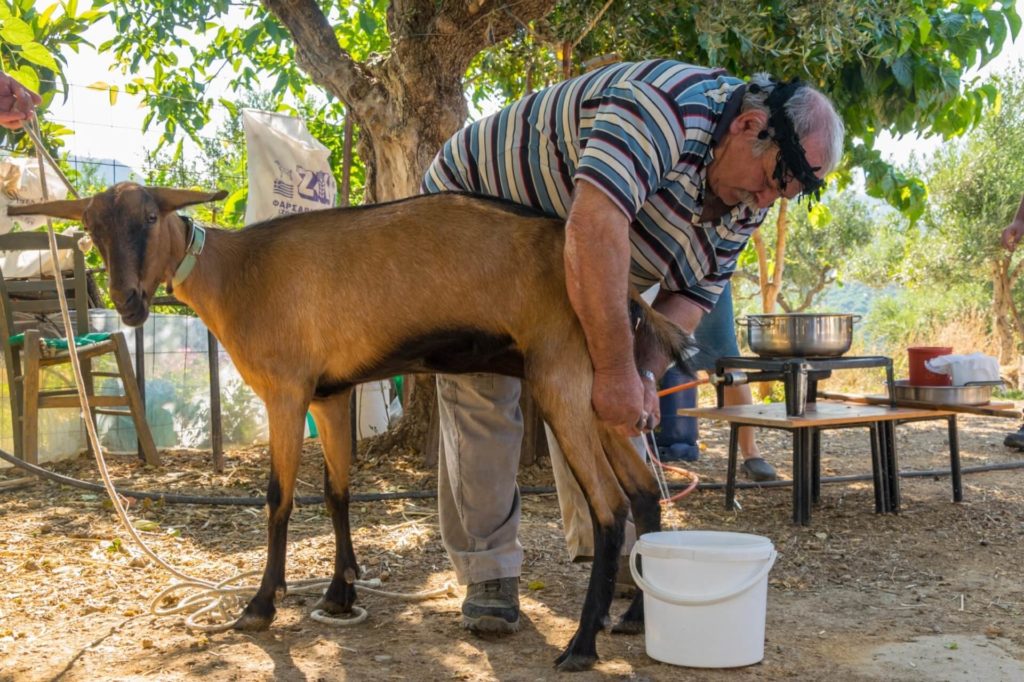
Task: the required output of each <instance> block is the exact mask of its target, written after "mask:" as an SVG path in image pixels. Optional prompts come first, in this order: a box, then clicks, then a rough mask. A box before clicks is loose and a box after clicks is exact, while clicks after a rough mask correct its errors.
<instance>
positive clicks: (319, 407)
mask: <svg viewBox="0 0 1024 682" xmlns="http://www.w3.org/2000/svg"><path fill="white" fill-rule="evenodd" d="M351 397H352V391H351V390H348V391H345V392H344V393H338V394H337V395H333V396H331V397H330V398H327V399H323V400H314V401H313V403H312V404H311V405H310V411H311V412H312V413H313V418H314V419H315V420H316V428H317V431H318V432H319V433H320V442H321V444H322V445H323V449H324V499H325V500H326V502H327V508H328V509H329V510H330V511H331V523H332V524H333V526H334V576H333V578H332V579H331V584H330V586H329V587H328V588H327V592H326V594H324V597H323V599H321V600H320V602H319V603H318V604H317V606H316V608H319V609H323V610H324V611H326V612H327V613H330V614H333V615H339V614H345V613H351V612H352V604H354V603H355V601H356V589H355V581H356V579H357V578H358V577H359V564H358V563H357V562H356V554H355V551H354V550H353V549H352V531H351V527H350V525H349V516H348V504H349V466H350V465H351V463H352V456H353V453H354V451H355V438H354V436H355V430H354V426H353V423H352V411H351V407H350V406H351Z"/></svg>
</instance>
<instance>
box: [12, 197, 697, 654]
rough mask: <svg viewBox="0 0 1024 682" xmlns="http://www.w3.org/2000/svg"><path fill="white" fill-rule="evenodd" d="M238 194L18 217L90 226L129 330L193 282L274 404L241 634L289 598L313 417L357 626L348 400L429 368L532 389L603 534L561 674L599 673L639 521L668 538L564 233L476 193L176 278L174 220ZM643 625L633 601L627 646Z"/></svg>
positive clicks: (304, 229) (219, 332) (210, 237)
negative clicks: (597, 386)
mask: <svg viewBox="0 0 1024 682" xmlns="http://www.w3.org/2000/svg"><path fill="white" fill-rule="evenodd" d="M223 196H224V194H223V193H222V192H218V193H202V192H193V191H186V190H176V189H167V188H155V187H143V186H140V185H137V184H134V183H121V184H118V185H115V186H113V187H111V188H110V189H108V190H107V191H105V192H103V193H101V194H98V195H96V196H94V197H92V198H86V199H80V200H74V201H57V202H49V203H45V204H38V205H35V206H27V207H19V208H14V207H11V208H10V209H9V213H11V214H12V215H16V214H26V213H38V214H45V215H50V216H53V217H57V218H66V219H72V220H81V221H82V222H83V224H84V225H85V228H86V230H88V232H89V234H90V235H92V239H93V242H94V243H95V245H96V246H97V247H98V248H99V250H100V253H101V254H102V256H103V258H104V260H105V261H106V264H107V269H108V273H109V277H110V296H111V298H112V299H113V301H114V304H115V306H116V307H117V310H118V312H119V313H120V315H121V317H122V319H123V320H124V321H125V323H127V324H130V325H140V324H142V323H143V322H144V321H145V320H146V318H147V316H148V314H149V303H150V301H151V300H152V297H153V295H154V292H155V291H156V289H157V287H158V286H159V285H160V283H162V282H172V280H178V281H176V282H175V287H174V294H175V295H176V296H177V297H178V298H179V299H181V300H182V301H184V302H186V303H187V304H189V305H190V306H192V308H193V309H194V310H195V311H196V312H197V313H198V314H199V316H200V317H201V318H202V319H203V321H204V322H205V323H206V324H207V326H208V327H209V328H210V329H211V330H212V331H213V333H214V334H215V335H216V336H217V338H218V339H220V341H221V343H222V344H223V345H224V347H225V348H226V349H227V351H228V352H229V353H230V355H231V358H232V359H233V360H234V362H235V364H236V366H237V367H238V370H239V372H240V373H241V375H242V377H243V378H244V379H245V381H246V382H247V383H248V384H249V385H250V386H251V387H252V388H253V390H254V391H255V392H256V394H257V395H259V397H260V398H262V399H263V402H264V403H265V404H266V407H267V416H268V419H269V423H270V454H271V470H270V481H269V485H268V490H267V502H268V505H269V511H270V518H269V550H268V557H267V564H266V567H265V570H264V573H263V579H262V582H261V584H260V588H259V590H258V592H257V593H256V595H255V596H254V597H253V598H252V600H251V601H250V602H249V604H248V605H247V606H246V609H245V611H244V613H243V614H242V616H241V617H240V618H239V620H238V621H237V623H236V624H235V627H237V628H240V629H247V630H256V629H264V628H267V627H268V626H269V625H270V623H271V621H272V620H273V618H274V613H275V607H274V599H275V597H278V596H282V595H283V594H284V591H285V545H286V536H287V525H288V517H289V515H290V513H291V510H292V502H293V497H294V492H295V477H296V470H297V467H298V462H299V455H300V452H301V447H302V434H303V423H304V418H305V415H306V411H307V410H310V411H311V412H312V414H313V417H314V419H315V420H316V424H317V428H318V430H319V432H320V437H321V441H322V443H323V450H324V460H325V463H326V471H325V496H326V500H327V506H328V508H329V509H330V511H331V517H332V521H333V526H334V533H335V542H336V550H335V567H334V576H333V579H332V581H331V584H330V586H329V588H328V589H327V592H326V594H325V596H324V598H323V600H322V602H321V607H322V608H324V609H325V610H326V611H327V612H328V613H334V614H341V613H349V612H350V611H351V608H352V605H353V603H354V602H355V597H356V595H355V590H354V586H353V582H354V580H355V579H356V577H357V575H356V574H357V570H358V568H357V566H358V565H357V563H356V558H355V553H354V552H353V549H352V542H351V535H350V531H349V519H348V501H349V478H348V472H349V464H350V462H351V460H352V454H353V453H352V451H351V440H350V435H351V431H352V428H353V425H352V423H351V421H350V417H349V409H348V406H349V398H350V393H351V391H352V388H353V386H355V385H356V384H358V383H361V382H365V381H371V380H375V379H381V378H386V377H390V376H394V375H396V374H405V373H415V372H443V373H459V372H478V371H485V372H496V373H501V374H507V375H512V376H518V377H522V378H524V379H526V380H527V381H528V385H529V387H530V389H531V391H532V393H533V396H534V399H535V401H536V403H537V405H538V406H539V407H540V409H541V411H542V413H543V415H544V418H545V419H546V420H547V422H548V423H549V424H550V425H551V429H552V431H553V432H554V433H555V435H556V437H557V439H558V442H559V444H560V446H561V448H562V450H563V451H564V453H565V457H566V460H567V462H568V463H569V466H570V468H571V469H572V471H573V474H574V475H575V476H576V479H577V481H578V482H579V484H580V487H581V488H582V490H583V492H584V493H585V495H586V497H587V500H588V503H589V506H590V511H591V514H592V518H593V519H594V521H595V523H594V533H595V542H594V546H595V558H594V565H593V568H592V571H591V577H590V584H589V586H588V588H587V594H586V598H585V601H584V606H583V612H582V616H581V619H580V625H579V629H578V630H577V632H576V634H575V636H574V637H573V639H572V641H571V642H570V643H569V645H568V647H567V648H566V650H565V651H564V652H563V653H562V654H561V656H559V658H558V659H557V660H556V663H557V665H558V666H559V668H560V669H562V670H581V669H585V668H588V667H590V666H591V665H592V664H593V663H594V662H595V661H596V660H597V650H596V641H595V640H596V637H597V632H598V631H599V630H601V629H602V628H603V627H604V624H605V621H606V619H607V616H608V609H609V607H610V605H611V600H612V589H613V586H614V577H615V572H616V565H617V562H618V556H619V550H620V549H621V544H622V535H623V532H622V531H623V524H624V520H625V518H626V513H627V508H628V507H629V506H630V505H632V511H633V516H634V519H635V521H636V524H637V527H638V532H640V533H644V532H650V531H656V530H658V529H659V528H660V523H661V521H660V508H659V506H658V489H657V485H656V483H655V480H654V477H653V475H652V474H651V472H650V471H649V470H648V469H647V467H646V465H645V464H644V463H643V461H642V460H641V459H640V458H639V457H638V456H637V454H636V452H635V451H634V449H633V448H632V446H631V445H630V443H629V442H628V440H627V439H625V438H624V437H623V436H621V435H620V434H618V433H616V432H614V431H612V430H610V429H609V428H607V427H606V426H605V425H604V424H603V423H602V422H600V421H599V420H598V419H597V417H596V415H595V413H594V411H593V408H592V407H591V404H590V392H591V384H592V381H593V368H592V366H591V361H590V357H589V355H588V353H587V346H586V343H585V340H584V336H583V330H582V328H581V326H580V323H579V321H578V319H577V317H576V315H575V313H574V312H573V309H572V306H571V305H570V303H569V297H568V294H567V292H566V285H565V274H564V266H563V256H562V254H563V246H564V229H563V223H562V221H560V220H557V219H553V218H550V217H544V216H541V215H538V214H536V213H534V212H532V211H529V210H526V209H523V208H522V207H520V206H517V205H515V204H511V203H508V202H503V201H499V200H494V199H485V198H480V197H472V196H470V195H463V194H437V195H427V196H422V197H416V198H413V199H406V200H403V201H397V202H393V203H388V204H380V205H375V206H369V207H360V208H342V209H329V210H324V211H317V212H315V213H306V214H300V215H292V216H287V217H281V218H277V219H274V220H270V221H267V222H263V223H259V224H256V225H253V226H250V227H247V228H246V229H244V230H241V231H238V232H229V231H223V230H216V229H210V230H208V231H207V232H206V239H205V248H203V249H202V252H201V254H199V255H198V256H197V257H196V262H195V265H194V270H192V271H191V274H187V277H185V278H184V280H183V281H181V275H182V272H181V270H180V269H179V266H180V265H181V264H182V262H183V259H185V258H186V249H187V248H188V247H189V244H190V242H191V240H193V239H195V238H196V236H197V229H198V228H195V227H194V226H193V225H192V223H191V221H189V220H188V219H184V218H182V217H181V216H179V215H178V214H177V213H176V211H177V210H178V209H180V208H182V207H184V206H189V205H192V204H198V203H202V202H206V201H211V200H214V199H219V198H223ZM200 232H201V231H200ZM176 273H177V277H176ZM633 301H634V303H633V307H634V312H636V311H639V313H640V316H639V319H640V324H639V325H638V327H637V335H638V336H637V339H636V344H637V345H638V346H641V345H643V344H647V343H658V344H660V345H661V346H662V347H663V348H664V349H665V350H666V352H669V353H671V354H673V355H676V356H677V357H678V352H679V351H680V350H681V349H682V348H683V347H684V345H685V336H684V335H683V334H682V332H681V331H680V330H679V329H678V328H677V327H675V326H674V325H672V324H671V323H670V322H668V321H667V320H666V319H665V318H663V317H662V316H661V315H659V314H657V313H656V312H654V311H653V310H651V309H650V308H649V307H647V306H646V304H644V303H643V302H642V301H641V300H640V299H639V297H637V296H635V295H634V296H633ZM626 304H627V302H626V301H623V305H626ZM642 626H643V602H642V601H641V595H639V594H638V595H637V596H636V597H635V598H634V601H633V602H632V604H631V605H630V607H629V609H628V610H627V611H626V613H625V614H624V615H623V617H622V619H621V620H620V622H619V624H618V625H617V626H616V631H619V632H639V631H640V630H641V629H642Z"/></svg>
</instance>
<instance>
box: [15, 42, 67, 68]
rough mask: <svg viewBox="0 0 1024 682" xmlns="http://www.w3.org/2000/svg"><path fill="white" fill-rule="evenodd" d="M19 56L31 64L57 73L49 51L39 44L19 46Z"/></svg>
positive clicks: (54, 61) (55, 63)
mask: <svg viewBox="0 0 1024 682" xmlns="http://www.w3.org/2000/svg"><path fill="white" fill-rule="evenodd" d="M20 54H21V56H22V57H24V58H25V59H26V60H28V61H30V62H32V63H33V64H38V65H39V66H42V67H45V68H47V69H50V70H51V71H57V70H58V68H57V61H56V60H55V59H54V58H53V55H52V54H50V51H49V50H47V49H46V48H45V47H43V46H42V45H40V44H39V43H36V42H32V43H25V44H24V45H22V46H21V52H20Z"/></svg>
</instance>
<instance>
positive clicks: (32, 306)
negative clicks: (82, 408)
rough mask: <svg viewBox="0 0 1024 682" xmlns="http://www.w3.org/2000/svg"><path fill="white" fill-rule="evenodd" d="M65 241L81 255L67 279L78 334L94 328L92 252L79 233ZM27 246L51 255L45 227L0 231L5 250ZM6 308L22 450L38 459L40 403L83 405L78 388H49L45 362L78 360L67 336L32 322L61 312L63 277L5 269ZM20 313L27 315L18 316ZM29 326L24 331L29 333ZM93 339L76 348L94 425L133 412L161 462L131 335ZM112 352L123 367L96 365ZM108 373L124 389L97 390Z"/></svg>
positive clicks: (10, 379) (6, 342)
mask: <svg viewBox="0 0 1024 682" xmlns="http://www.w3.org/2000/svg"><path fill="white" fill-rule="evenodd" d="M57 248H58V249H60V250H61V251H71V252H72V253H73V254H74V255H73V260H74V269H73V274H72V275H71V276H68V275H65V278H64V286H65V291H66V296H67V301H68V307H69V309H70V312H71V319H72V324H73V325H74V327H75V329H74V333H75V336H76V339H77V338H82V337H86V335H89V331H90V330H89V297H88V286H87V280H86V274H85V257H84V256H83V254H82V252H81V251H80V250H79V248H78V238H77V237H72V236H66V235H58V236H57ZM25 251H34V252H45V254H40V256H41V257H48V255H49V237H48V236H47V235H46V234H45V233H43V232H15V233H10V234H6V235H0V252H25ZM0 308H2V310H0V312H2V315H0V337H2V341H3V349H4V363H5V365H6V367H7V384H8V387H9V397H10V403H11V416H12V425H13V431H14V451H15V454H16V455H17V456H18V457H20V458H22V459H23V460H25V461H26V462H30V463H33V464H34V463H36V462H37V461H38V454H39V433H38V430H39V429H38V427H39V410H42V409H47V408H78V407H79V399H78V395H77V392H76V390H75V389H74V388H70V389H69V388H63V389H56V390H45V389H43V387H42V373H43V370H44V368H48V367H53V366H57V365H70V363H71V354H70V351H68V350H67V349H66V348H61V347H60V346H61V341H62V339H50V340H46V339H44V337H43V335H42V334H40V330H39V329H38V324H36V323H34V322H32V321H31V318H32V317H33V316H35V319H36V320H41V319H42V316H45V315H48V314H52V313H57V312H59V311H60V302H59V300H58V298H57V285H56V281H55V280H54V279H25V280H15V279H11V280H7V279H4V278H3V277H2V276H0ZM16 313H27V315H18V316H16ZM20 318H30V321H28V322H24V321H22V320H21V319H20ZM21 332H24V333H23V335H22V334H21ZM88 340H89V341H90V342H89V343H87V344H85V343H83V345H79V344H78V343H77V342H76V352H77V353H78V357H79V359H80V360H81V365H82V374H83V378H84V382H85V390H86V393H87V394H88V396H89V412H90V414H89V417H90V418H91V419H92V420H93V423H94V424H95V423H96V415H98V414H109V415H117V416H128V417H131V418H132V420H133V422H134V424H135V432H136V434H137V435H138V440H139V451H140V455H141V456H143V457H144V458H145V461H146V462H147V463H148V464H153V465H158V464H159V463H160V460H159V456H158V454H157V451H156V446H155V445H154V443H153V436H152V434H151V433H150V430H149V425H148V424H147V423H146V411H145V407H144V406H143V403H142V400H141V397H140V394H139V386H138V384H137V383H136V379H135V372H134V371H133V370H132V363H131V356H130V355H129V353H128V344H127V342H126V341H125V337H124V334H123V333H121V332H114V333H111V334H109V335H107V334H92V335H89V338H88ZM108 354H111V355H112V358H113V360H114V362H115V365H116V367H117V371H116V372H105V371H97V370H96V369H94V368H93V360H94V359H97V358H100V357H101V356H104V355H108ZM102 377H110V378H115V379H120V380H121V392H120V393H119V394H116V395H96V393H95V380H96V378H102ZM117 408H122V409H117ZM123 408H127V409H123Z"/></svg>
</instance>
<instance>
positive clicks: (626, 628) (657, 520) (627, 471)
mask: <svg viewBox="0 0 1024 682" xmlns="http://www.w3.org/2000/svg"><path fill="white" fill-rule="evenodd" d="M600 435H601V444H602V445H603V446H604V451H605V453H606V454H607V456H608V461H609V463H610V464H611V466H612V469H614V470H615V476H616V477H617V478H618V479H619V482H620V483H621V484H622V488H623V490H624V492H625V493H626V496H627V497H628V498H629V501H630V505H631V508H632V511H633V523H634V524H636V536H637V537H638V538H639V537H640V536H641V535H643V534H644V533H654V532H657V531H659V530H661V503H660V501H659V498H660V492H659V490H658V483H657V481H656V480H655V478H654V476H653V475H652V474H651V470H650V469H649V468H648V466H647V464H646V463H645V462H644V460H643V458H642V457H641V456H640V455H639V454H638V453H637V451H636V448H635V447H634V446H633V443H632V442H631V441H629V440H628V439H627V438H625V437H623V436H622V435H621V434H619V433H616V432H615V431H612V430H611V429H607V428H604V427H602V428H601V429H600ZM618 560H619V561H624V560H625V559H623V558H622V557H619V558H618ZM643 630H644V599H643V593H642V592H640V591H639V590H637V592H636V594H635V595H634V596H633V601H632V602H631V603H630V605H629V608H628V609H626V612H625V613H624V614H622V617H621V618H620V619H619V622H618V623H616V624H615V626H614V627H613V628H612V632H613V633H616V634H637V633H640V632H643Z"/></svg>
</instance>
